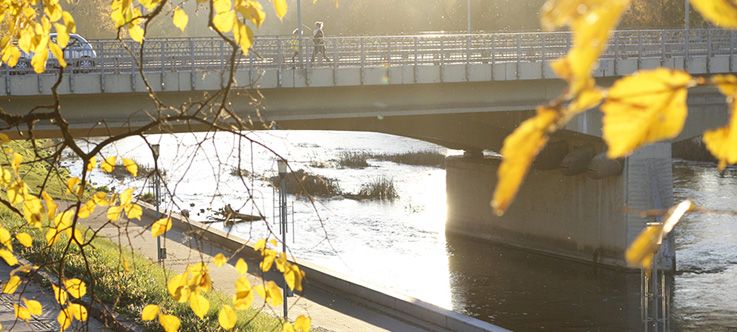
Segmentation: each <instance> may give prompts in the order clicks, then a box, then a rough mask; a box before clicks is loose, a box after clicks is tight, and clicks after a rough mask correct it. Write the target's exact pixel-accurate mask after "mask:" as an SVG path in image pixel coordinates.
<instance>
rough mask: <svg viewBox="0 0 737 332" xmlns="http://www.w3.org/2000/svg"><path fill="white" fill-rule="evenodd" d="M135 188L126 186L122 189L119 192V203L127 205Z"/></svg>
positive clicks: (131, 199)
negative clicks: (126, 187)
mask: <svg viewBox="0 0 737 332" xmlns="http://www.w3.org/2000/svg"><path fill="white" fill-rule="evenodd" d="M134 190H135V189H133V188H128V189H126V190H123V192H122V193H120V205H128V204H130V203H131V201H133V191H134Z"/></svg>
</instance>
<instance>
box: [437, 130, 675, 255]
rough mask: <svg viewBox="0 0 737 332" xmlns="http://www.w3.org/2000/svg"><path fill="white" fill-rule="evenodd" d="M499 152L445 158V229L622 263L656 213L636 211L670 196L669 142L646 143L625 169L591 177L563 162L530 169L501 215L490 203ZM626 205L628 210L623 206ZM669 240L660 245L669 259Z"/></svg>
mask: <svg viewBox="0 0 737 332" xmlns="http://www.w3.org/2000/svg"><path fill="white" fill-rule="evenodd" d="M499 162H500V160H499V159H496V158H494V159H491V158H483V159H479V158H466V157H449V158H448V159H447V160H446V168H447V179H446V183H447V189H446V190H447V193H448V220H447V225H446V230H447V232H449V233H456V234H464V235H468V236H472V237H476V238H482V239H487V240H491V241H494V242H500V243H503V244H508V245H512V246H517V247H521V248H525V249H531V250H534V251H539V252H542V253H546V254H551V255H555V256H563V257H568V258H573V259H577V260H584V261H589V262H594V263H597V264H604V265H610V266H618V267H624V266H626V263H625V261H624V251H625V250H626V248H627V246H628V245H629V243H631V242H632V240H634V238H635V237H636V236H637V234H639V232H640V230H642V228H643V227H644V226H645V224H646V223H647V222H653V221H655V220H654V219H653V218H643V217H640V216H639V215H638V211H642V210H647V209H663V208H667V207H669V206H671V205H672V204H673V182H672V169H671V148H670V144H669V143H658V144H653V145H650V146H647V147H645V148H643V149H641V150H639V151H638V152H636V153H635V154H633V155H632V156H630V157H628V158H626V159H625V161H624V168H623V171H622V174H620V175H615V176H610V177H606V178H603V179H594V178H591V177H590V176H587V175H586V174H585V173H584V174H578V175H570V176H566V175H564V174H563V172H562V171H561V169H552V170H536V169H533V170H531V171H530V174H528V176H527V180H526V181H525V183H524V184H523V185H522V188H521V189H520V192H519V194H518V196H517V199H516V200H515V202H514V203H513V204H512V206H511V207H510V209H509V210H508V211H507V213H506V214H505V215H504V216H503V217H497V216H496V215H494V214H493V212H492V210H491V207H490V206H489V200H490V198H491V196H492V193H493V190H494V187H495V185H496V182H497V169H498V166H499ZM628 211H629V212H628ZM673 250H674V249H673V246H672V245H667V244H666V246H665V248H664V254H665V256H667V257H668V259H669V261H670V262H673V261H674V259H675V254H674V251H673Z"/></svg>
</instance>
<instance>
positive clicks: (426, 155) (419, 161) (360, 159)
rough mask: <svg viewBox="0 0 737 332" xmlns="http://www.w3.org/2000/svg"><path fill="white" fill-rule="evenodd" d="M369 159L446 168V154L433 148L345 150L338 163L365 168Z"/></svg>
mask: <svg viewBox="0 0 737 332" xmlns="http://www.w3.org/2000/svg"><path fill="white" fill-rule="evenodd" d="M369 159H374V160H381V161H391V162H394V163H397V164H403V165H411V166H429V167H437V168H445V155H444V154H442V153H439V152H437V151H431V150H426V151H410V152H403V153H390V154H383V153H376V154H374V153H368V152H357V151H344V152H341V153H339V154H338V160H337V164H338V166H340V167H348V168H365V167H369V163H368V160H369Z"/></svg>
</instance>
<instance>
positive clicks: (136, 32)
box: [128, 25, 145, 44]
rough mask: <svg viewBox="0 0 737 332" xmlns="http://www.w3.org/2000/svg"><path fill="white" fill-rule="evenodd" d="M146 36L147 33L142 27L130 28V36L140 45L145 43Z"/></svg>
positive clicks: (134, 26)
mask: <svg viewBox="0 0 737 332" xmlns="http://www.w3.org/2000/svg"><path fill="white" fill-rule="evenodd" d="M144 34H145V31H144V30H143V28H141V26H140V25H133V26H131V27H130V28H128V35H129V36H130V37H131V39H133V40H135V41H136V42H138V43H139V44H141V43H143V38H144Z"/></svg>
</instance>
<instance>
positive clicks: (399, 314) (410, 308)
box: [139, 202, 507, 332]
mask: <svg viewBox="0 0 737 332" xmlns="http://www.w3.org/2000/svg"><path fill="white" fill-rule="evenodd" d="M139 204H141V205H143V206H144V214H145V215H146V216H148V217H150V218H155V217H156V216H155V214H156V212H155V210H154V209H153V207H152V206H151V205H149V204H146V203H142V202H139ZM172 217H173V220H174V225H173V227H175V228H178V229H180V230H182V231H185V232H190V233H196V234H198V236H200V237H201V238H202V239H203V240H206V241H209V242H211V243H215V244H217V245H219V246H221V247H223V248H224V249H227V250H231V251H233V252H237V253H238V255H240V256H243V257H244V258H245V259H249V260H258V259H259V258H260V254H259V253H258V252H257V251H255V250H254V249H253V247H252V245H253V244H252V243H247V241H246V240H244V239H242V238H239V237H237V236H235V235H233V234H228V233H226V232H223V231H220V230H217V229H212V228H209V227H207V226H206V225H202V224H199V223H196V222H187V221H185V219H184V218H183V217H182V216H179V215H173V216H172ZM298 264H299V266H300V267H301V268H302V269H303V270H304V271H305V281H304V285H305V289H309V288H310V287H318V288H321V289H324V290H326V291H329V292H331V293H333V294H336V295H338V296H341V297H346V298H348V299H350V300H352V301H354V302H357V303H359V304H361V305H364V306H367V307H370V308H373V309H375V310H378V311H381V312H382V313H384V314H386V315H389V316H392V317H395V318H397V319H401V320H404V321H408V322H410V323H412V324H415V325H417V326H419V327H422V328H424V329H427V330H429V331H469V332H474V331H507V330H506V329H504V328H501V327H498V326H496V325H493V324H489V323H487V322H484V321H481V320H478V319H475V318H472V317H468V316H465V315H462V314H459V313H456V312H453V311H450V310H447V309H443V308H440V307H438V306H435V305H433V304H430V303H427V302H423V301H420V300H418V299H415V298H411V297H407V296H402V295H399V294H390V293H389V292H388V291H384V290H380V289H379V288H378V287H374V286H367V285H365V284H363V283H360V282H356V281H351V280H349V279H348V278H347V277H345V276H342V275H340V274H339V273H336V272H334V271H329V270H327V269H325V268H322V267H318V266H316V265H314V264H311V263H309V262H306V261H299V263H298Z"/></svg>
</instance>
